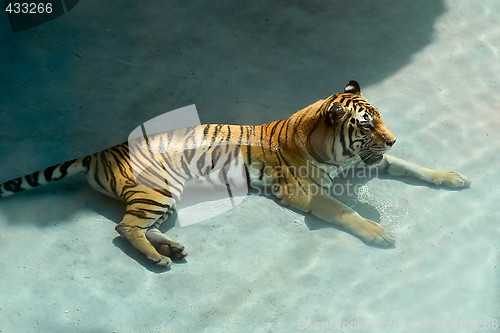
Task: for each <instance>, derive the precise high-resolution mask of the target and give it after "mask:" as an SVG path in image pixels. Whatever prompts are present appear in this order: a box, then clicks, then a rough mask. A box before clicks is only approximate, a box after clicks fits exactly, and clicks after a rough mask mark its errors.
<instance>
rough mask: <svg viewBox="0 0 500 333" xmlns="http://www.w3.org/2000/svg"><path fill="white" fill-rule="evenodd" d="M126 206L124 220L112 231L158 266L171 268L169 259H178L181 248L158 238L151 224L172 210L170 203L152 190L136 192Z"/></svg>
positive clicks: (166, 238) (158, 232)
mask: <svg viewBox="0 0 500 333" xmlns="http://www.w3.org/2000/svg"><path fill="white" fill-rule="evenodd" d="M127 202H128V203H127V208H126V212H125V216H124V218H123V220H122V221H121V222H120V223H119V224H118V225H117V226H116V227H115V229H116V231H117V232H118V233H119V234H120V235H122V236H123V238H125V239H126V240H127V241H129V243H130V244H131V245H132V246H133V247H135V248H136V249H137V250H138V251H139V252H141V253H142V254H143V255H145V256H146V257H147V258H148V259H149V260H151V261H153V262H154V263H156V264H157V265H159V266H170V265H171V264H172V260H171V257H169V255H172V258H174V259H180V258H181V257H182V252H183V251H184V247H183V246H182V245H181V244H179V243H177V242H173V241H172V240H170V239H169V238H168V237H166V236H164V237H161V236H159V234H161V233H160V231H159V230H158V229H157V228H156V227H155V223H156V222H159V219H161V218H162V217H163V215H164V214H165V213H166V212H167V211H168V209H169V208H170V207H171V206H173V204H174V201H173V199H172V198H170V197H167V196H164V195H163V194H159V193H158V192H155V191H154V190H141V191H136V193H135V194H134V195H132V196H131V197H130V198H129V199H128V200H127ZM155 230H156V231H155ZM148 236H149V237H148Z"/></svg>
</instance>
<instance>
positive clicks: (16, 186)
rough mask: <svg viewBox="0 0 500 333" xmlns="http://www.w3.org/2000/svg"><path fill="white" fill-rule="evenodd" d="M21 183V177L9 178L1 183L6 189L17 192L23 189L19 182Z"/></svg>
mask: <svg viewBox="0 0 500 333" xmlns="http://www.w3.org/2000/svg"><path fill="white" fill-rule="evenodd" d="M22 183H23V180H22V178H16V179H12V180H9V181H8V182H6V183H4V184H3V188H4V190H6V191H9V192H13V193H17V192H21V191H24V190H25V189H24V188H22V187H21V184H22Z"/></svg>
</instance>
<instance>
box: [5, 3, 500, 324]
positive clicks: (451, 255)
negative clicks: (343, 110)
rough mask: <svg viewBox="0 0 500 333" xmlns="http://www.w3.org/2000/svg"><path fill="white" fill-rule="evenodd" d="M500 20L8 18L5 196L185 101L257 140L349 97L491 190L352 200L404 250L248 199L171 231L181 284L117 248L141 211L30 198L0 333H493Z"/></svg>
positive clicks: (398, 150) (439, 161) (14, 210)
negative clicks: (302, 113)
mask: <svg viewBox="0 0 500 333" xmlns="http://www.w3.org/2000/svg"><path fill="white" fill-rule="evenodd" d="M499 12H500V4H499V3H498V2H497V1H494V0H490V1H482V2H481V3H477V2H474V3H473V2H471V1H466V0H455V1H452V0H448V1H422V2H420V1H419V2H417V1H398V2H388V1H368V0H366V1H360V2H358V3H357V5H356V6H355V5H352V4H351V3H349V4H348V3H347V2H345V3H344V2H340V1H339V2H337V1H333V2H329V3H328V4H324V3H321V2H307V3H305V2H302V1H294V2H289V3H287V4H286V5H285V4H281V3H277V2H272V3H271V2H265V1H262V2H254V3H249V2H245V3H243V2H242V3H239V2H232V3H223V4H221V3H219V2H217V3H216V4H215V5H208V4H200V3H195V2H182V3H180V2H179V3H166V4H157V3H155V4H154V5H152V4H144V3H134V2H131V1H120V2H114V3H112V4H101V3H97V2H94V1H91V2H80V3H78V5H77V6H76V7H75V8H73V9H72V10H71V11H69V12H68V13H67V14H66V15H63V16H61V17H59V18H57V19H55V20H53V21H50V22H47V23H45V24H42V25H40V26H37V27H34V28H32V29H29V30H25V31H21V32H18V33H15V34H13V33H12V32H11V31H10V27H9V23H8V20H7V18H6V16H5V15H0V45H1V46H2V47H1V48H0V60H1V64H2V65H1V71H0V133H1V135H0V157H1V160H2V163H1V166H0V181H6V180H8V179H11V178H13V177H17V176H20V175H23V174H26V173H28V172H32V171H34V170H38V169H41V168H44V167H47V166H49V165H52V164H54V163H58V162H61V161H64V160H68V159H71V158H75V157H79V156H83V155H85V154H89V153H93V152H95V151H98V150H101V149H103V148H106V147H109V146H111V145H114V144H116V143H119V142H122V141H124V140H125V139H126V138H127V137H128V135H129V134H130V132H131V131H132V130H133V129H134V128H136V127H137V126H138V125H139V124H141V123H144V122H145V121H147V120H149V119H152V118H154V117H155V116H158V115H160V114H163V113H165V112H167V111H169V110H173V109H176V108H179V107H182V106H185V105H190V104H196V106H197V109H198V112H199V115H200V120H201V121H202V122H222V123H247V124H258V123H262V122H267V121H272V120H275V119H280V118H285V117H287V116H288V115H290V114H292V113H293V112H295V111H296V110H298V109H300V108H302V107H304V106H306V105H308V104H310V103H312V102H314V101H316V100H318V99H321V98H324V97H326V96H328V95H329V94H331V93H334V92H339V91H340V90H341V89H342V88H343V87H344V85H345V83H346V82H347V81H348V80H350V79H356V80H358V81H359V82H360V83H361V85H362V87H364V94H365V96H367V97H368V99H369V101H370V102H371V103H372V104H374V105H375V106H377V107H378V109H379V110H380V111H381V113H382V116H383V119H384V121H385V123H386V124H387V125H388V126H389V128H391V130H392V131H393V132H394V133H395V134H396V135H397V136H398V142H397V144H396V145H395V146H394V148H393V149H392V151H391V153H392V154H394V155H397V156H399V157H402V158H405V159H409V160H411V161H413V162H416V163H420V164H425V165H427V166H430V167H435V168H440V169H445V170H457V171H460V172H462V173H464V174H465V175H467V176H468V177H470V179H471V180H472V185H471V187H470V188H469V189H466V190H463V191H448V190H443V189H437V188H434V187H428V186H424V185H422V184H420V183H417V182H412V181H401V180H392V179H387V178H380V179H373V180H369V181H366V182H363V183H362V184H361V191H360V192H359V195H358V196H357V197H356V196H345V197H344V196H343V197H342V199H343V200H344V202H345V203H346V204H348V205H350V206H352V207H354V208H355V209H356V210H357V211H358V212H359V213H360V214H362V215H363V216H365V217H367V218H371V219H373V220H375V221H377V222H380V223H381V224H382V225H383V226H385V227H387V228H388V229H389V230H390V231H391V232H392V234H393V235H394V236H395V238H396V240H397V245H396V248H394V249H390V250H382V249H377V248H373V247H369V246H366V245H365V244H363V243H362V242H360V241H359V240H358V239H356V238H354V237H352V236H351V235H349V234H347V233H344V232H342V231H339V230H337V229H335V228H332V227H330V226H329V225H328V224H326V223H323V222H321V221H319V220H317V219H315V218H312V217H310V216H304V215H303V214H300V213H297V212H294V211H291V210H289V209H286V208H283V207H281V206H279V205H278V204H276V203H275V202H274V201H272V200H269V199H266V198H263V197H258V196H250V197H248V198H246V199H245V200H243V201H242V202H241V203H240V204H238V205H236V207H235V208H233V209H231V210H228V211H226V212H224V213H222V214H220V215H217V216H214V217H211V218H209V219H208V220H205V221H203V222H200V223H196V224H192V225H188V226H184V227H181V226H180V225H179V224H178V223H177V224H176V225H175V226H174V227H173V228H172V229H170V230H169V231H168V232H167V234H168V235H169V236H170V237H172V238H174V239H176V240H179V241H180V242H182V243H184V244H185V245H186V247H187V249H188V252H189V256H188V257H187V260H186V262H185V263H180V264H174V265H173V266H172V268H171V270H169V271H166V272H164V271H162V270H161V269H156V268H155V267H151V266H150V265H148V264H147V263H145V262H144V260H143V259H142V258H141V257H140V255H138V254H137V253H136V252H135V250H133V249H131V248H130V247H129V246H128V244H126V243H125V242H124V241H123V240H122V239H121V238H118V237H117V234H116V232H115V230H114V226H115V223H117V222H119V221H120V219H121V214H123V207H122V206H121V205H120V204H119V203H117V202H114V201H112V200H111V199H107V198H105V197H103V196H102V195H100V194H98V193H96V192H94V191H93V190H92V189H90V188H89V187H88V186H87V185H86V184H85V181H84V180H83V179H82V178H78V177H75V178H74V179H71V180H67V181H65V182H61V183H59V184H56V185H53V186H50V187H46V188H44V189H40V190H35V191H32V192H29V193H23V194H20V195H18V196H13V197H10V198H7V199H5V200H2V201H1V202H0V251H1V253H2V257H1V258H2V260H0V272H1V274H0V331H1V332H68V331H72V332H200V331H201V332H238V331H242V332H244V331H248V332H289V331H302V330H306V329H307V328H315V327H322V330H323V331H339V332H342V331H343V332H348V331H366V332H378V331H395V332H398V331H400V332H404V331H408V328H413V331H428V332H438V331H450V332H454V331H456V329H455V328H454V327H453V325H454V324H455V325H465V326H463V329H461V330H460V331H461V332H477V331H489V330H487V329H486V326H485V325H487V323H488V321H489V323H490V324H491V322H492V320H494V319H496V320H498V319H500V284H499V281H500V280H499V277H500V274H499V268H498V264H499V253H498V246H499V243H498V239H499V236H500V235H499V228H498V223H499V222H500V221H499V220H500V218H499V217H498V213H497V206H498V202H499V200H500V191H499V190H498V184H499V183H498V179H500V172H499V171H498V168H497V165H499V164H500V158H499V155H498V154H497V152H498V150H499V149H500V140H499V139H500V137H499V134H498V129H499V128H500V120H499V117H498V116H497V110H496V109H497V108H498V105H499V104H500V103H499V97H498V91H499V88H500V86H499V79H500V78H499V65H498V63H499V59H498V43H499V37H500V28H499V26H498V24H497V19H496V18H497V17H498V13H499ZM202 213H203V210H201V209H200V214H202ZM339 324H340V325H341V326H343V325H351V326H350V327H347V326H346V327H347V328H340V329H337V326H336V325H339ZM315 325H316V326H315ZM398 325H399V326H398ZM478 325H482V329H481V328H480V327H479V326H478ZM459 328H462V327H459Z"/></svg>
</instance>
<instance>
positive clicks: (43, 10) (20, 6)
mask: <svg viewBox="0 0 500 333" xmlns="http://www.w3.org/2000/svg"><path fill="white" fill-rule="evenodd" d="M5 11H6V12H7V13H9V14H50V13H52V3H50V2H48V3H28V2H22V3H21V2H11V3H9V4H8V5H7V7H6V8H5Z"/></svg>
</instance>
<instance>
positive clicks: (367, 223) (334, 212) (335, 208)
mask: <svg viewBox="0 0 500 333" xmlns="http://www.w3.org/2000/svg"><path fill="white" fill-rule="evenodd" d="M293 188H295V189H297V188H296V187H294V186H291V187H289V189H288V191H289V193H292V192H290V189H293ZM306 188H308V189H309V190H311V189H312V190H311V192H313V193H316V195H311V194H304V193H303V192H302V193H300V191H298V190H297V191H295V192H294V195H289V196H284V197H282V203H284V204H286V205H290V206H292V207H294V208H297V209H300V210H302V211H303V212H306V213H312V214H313V215H315V216H317V217H319V218H321V219H323V220H325V221H327V222H332V223H335V224H336V225H338V226H340V227H342V228H344V229H346V230H347V231H348V232H350V233H352V234H353V235H354V236H356V237H358V238H360V239H361V240H363V241H364V242H366V243H369V244H373V245H376V246H379V247H392V246H394V242H395V241H394V238H393V237H392V236H391V235H390V234H389V233H388V232H387V230H385V229H384V228H383V227H381V226H380V225H379V224H378V223H376V222H374V221H372V220H369V219H365V218H364V217H362V216H361V215H359V214H358V213H356V212H355V211H354V210H352V209H351V208H349V207H347V206H346V205H344V204H343V203H341V202H340V201H337V200H335V199H334V198H332V197H331V196H330V195H328V194H327V193H323V192H324V191H323V190H321V189H319V188H318V187H316V185H315V184H309V186H307V185H306V184H305V183H303V184H302V185H301V189H306Z"/></svg>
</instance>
